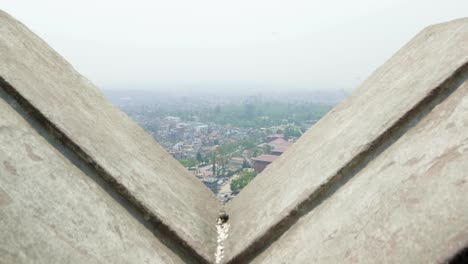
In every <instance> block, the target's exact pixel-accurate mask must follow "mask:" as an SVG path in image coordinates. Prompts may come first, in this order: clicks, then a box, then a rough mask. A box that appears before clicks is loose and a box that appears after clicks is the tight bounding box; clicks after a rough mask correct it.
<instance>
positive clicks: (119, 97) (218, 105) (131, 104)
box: [106, 91, 344, 202]
mask: <svg viewBox="0 0 468 264" xmlns="http://www.w3.org/2000/svg"><path fill="white" fill-rule="evenodd" d="M106 95H107V97H108V98H109V99H111V101H112V102H113V103H114V104H116V105H117V106H118V107H119V108H120V109H121V110H123V111H124V112H126V113H127V114H128V115H129V116H130V117H131V118H132V119H133V120H135V121H136V122H137V123H138V124H139V125H140V126H142V127H143V128H144V129H145V130H146V131H147V132H148V133H150V134H151V135H152V136H153V137H154V138H155V140H156V141H157V142H158V143H159V144H161V145H162V146H163V147H164V148H165V149H166V150H167V151H168V152H169V153H170V154H171V155H172V156H174V157H175V158H176V159H177V160H179V161H180V162H181V164H182V165H184V166H185V167H186V168H187V169H188V170H189V171H190V172H191V173H192V174H193V175H194V177H197V178H198V179H200V180H201V181H202V182H203V183H204V184H205V185H206V186H207V187H208V188H210V189H211V191H213V193H215V194H216V195H217V197H218V199H220V200H221V201H224V202H226V201H228V200H230V199H232V198H233V197H234V196H235V195H236V194H237V193H239V192H240V191H241V190H242V188H244V187H245V186H246V185H247V184H248V183H249V182H250V181H251V180H252V179H253V178H255V176H256V175H257V174H258V173H260V172H261V171H263V169H265V167H266V166H268V165H269V164H270V163H272V162H273V161H274V160H275V159H276V158H278V157H279V156H280V155H281V154H282V153H283V152H285V151H286V150H287V149H288V148H289V147H290V146H292V145H293V144H294V143H295V142H296V141H297V140H298V138H299V137H300V136H301V135H302V134H303V133H304V132H305V131H306V130H307V129H308V128H310V127H311V126H312V125H314V124H315V123H316V122H317V121H318V120H319V119H320V118H321V117H322V116H324V115H325V114H326V113H327V112H328V111H329V110H330V109H331V108H332V106H333V105H335V104H336V103H337V102H338V101H340V100H341V99H342V98H343V97H344V94H342V93H333V94H327V93H322V92H314V93H310V94H304V93H301V94H291V93H289V94H281V93H279V94H269V95H263V94H258V95H255V96H251V95H239V96H216V95H213V94H211V95H204V96H202V95H197V96H194V95H188V96H171V95H167V94H166V95H164V96H160V95H157V94H151V93H146V92H135V91H131V92H130V91H106Z"/></svg>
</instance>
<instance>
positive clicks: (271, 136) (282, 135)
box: [267, 134, 284, 142]
mask: <svg viewBox="0 0 468 264" xmlns="http://www.w3.org/2000/svg"><path fill="white" fill-rule="evenodd" d="M278 138H284V134H273V135H269V136H267V142H271V141H273V140H276V139H278Z"/></svg>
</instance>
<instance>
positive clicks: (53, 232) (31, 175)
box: [0, 98, 183, 264]
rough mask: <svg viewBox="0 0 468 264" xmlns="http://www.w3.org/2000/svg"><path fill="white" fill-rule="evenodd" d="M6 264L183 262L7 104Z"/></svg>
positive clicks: (2, 220) (2, 168) (3, 107)
mask: <svg viewBox="0 0 468 264" xmlns="http://www.w3.org/2000/svg"><path fill="white" fill-rule="evenodd" d="M0 113H1V118H0V238H1V239H0V263H2V264H3V263H4V264H7V263H18V264H23V263H77V264H78V263H155V264H159V263H183V261H182V260H181V259H180V258H179V257H178V256H177V255H175V254H174V253H173V252H172V251H171V250H170V249H168V248H167V247H166V246H165V245H163V244H162V243H161V242H160V241H159V240H158V239H157V238H156V237H155V236H154V235H153V233H152V232H151V231H150V230H148V229H147V228H145V227H144V226H143V225H142V224H141V223H140V222H138V221H137V220H136V219H135V218H134V216H133V215H131V214H130V213H129V211H127V210H126V209H125V208H124V207H122V206H121V205H120V204H119V203H118V202H116V200H114V199H113V198H112V197H111V196H109V195H108V194H107V193H106V192H105V191H104V190H103V189H102V188H101V187H99V186H98V185H97V183H96V182H95V181H93V180H92V179H91V178H90V177H89V176H88V175H85V173H92V172H90V171H89V170H86V169H84V170H80V169H79V168H78V167H76V166H75V165H73V164H72V163H71V162H70V160H69V159H68V158H66V157H64V156H63V155H62V154H61V152H59V151H58V150H57V149H56V148H54V147H52V146H51V145H50V144H49V142H48V141H47V140H45V139H44V138H43V137H42V136H40V135H39V134H38V133H37V132H36V130H35V129H34V128H33V127H31V126H30V124H29V123H27V122H25V120H24V119H23V118H22V117H21V116H20V115H19V114H18V113H17V112H16V111H14V110H13V109H12V108H11V107H10V106H9V105H7V104H6V103H5V101H4V100H2V98H0Z"/></svg>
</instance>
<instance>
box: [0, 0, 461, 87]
mask: <svg viewBox="0 0 468 264" xmlns="http://www.w3.org/2000/svg"><path fill="white" fill-rule="evenodd" d="M1 8H2V9H4V10H5V11H7V12H9V13H10V14H12V15H14V16H15V17H16V18H18V19H20V20H21V21H22V22H23V23H25V24H27V25H28V27H29V28H31V29H32V30H33V31H34V32H35V33H36V34H38V35H39V36H40V37H41V38H43V39H44V40H45V41H46V42H48V44H50V45H51V46H52V47H53V48H54V49H55V50H57V51H58V52H59V53H60V54H61V55H63V56H64V57H65V59H67V60H68V61H70V62H71V63H72V64H73V66H74V67H75V68H76V69H77V70H78V71H79V72H81V73H82V74H83V75H84V76H87V78H89V79H90V80H91V81H92V82H93V83H95V84H97V86H98V87H100V88H101V89H125V90H127V89H135V90H151V91H159V92H161V91H166V92H167V91H175V92H179V91H213V90H217V91H218V92H219V91H223V92H226V91H229V92H235V93H237V92H241V91H245V90H249V91H250V90H255V91H265V90H278V91H290V90H328V91H329V90H345V91H350V90H352V89H354V88H355V87H356V86H357V85H359V84H360V83H361V82H362V81H363V80H365V78H366V77H367V76H368V75H369V74H370V73H371V72H372V71H373V70H375V69H376V68H377V67H378V66H379V65H381V64H382V63H384V62H385V61H386V60H387V59H388V58H389V57H390V56H391V54H393V53H394V52H395V51H397V50H398V48H400V47H401V46H402V45H404V44H405V43H407V42H408V41H409V40H410V39H411V38H412V37H413V36H414V35H415V34H416V33H417V32H418V31H420V30H421V29H422V28H424V27H425V26H427V25H430V24H435V23H440V22H445V21H448V20H453V19H457V18H460V17H462V16H464V15H466V10H468V1H464V0H446V1H422V0H417V1H402V0H399V1H394V0H392V1H390V0H386V1H370V0H361V1H326V2H325V1H271V0H268V1H267V0H257V1H214V0H202V1H180V0H177V1H141V0H137V1H108V0H104V1H90V0H85V1H74V2H70V1H58V0H46V1H25V0H15V1H2V4H1Z"/></svg>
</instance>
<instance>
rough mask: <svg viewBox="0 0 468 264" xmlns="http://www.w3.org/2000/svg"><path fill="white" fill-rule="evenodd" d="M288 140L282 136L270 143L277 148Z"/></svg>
mask: <svg viewBox="0 0 468 264" xmlns="http://www.w3.org/2000/svg"><path fill="white" fill-rule="evenodd" d="M286 142H287V141H286V140H284V139H282V138H277V139H275V140H273V141H271V142H269V143H268V145H270V146H271V147H272V148H276V147H279V146H281V145H282V144H284V143H286Z"/></svg>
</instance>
